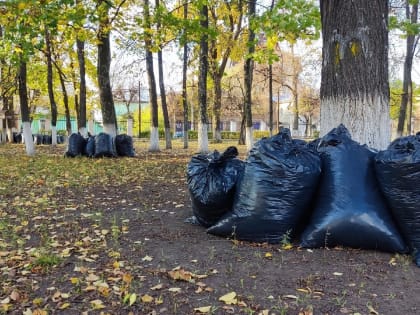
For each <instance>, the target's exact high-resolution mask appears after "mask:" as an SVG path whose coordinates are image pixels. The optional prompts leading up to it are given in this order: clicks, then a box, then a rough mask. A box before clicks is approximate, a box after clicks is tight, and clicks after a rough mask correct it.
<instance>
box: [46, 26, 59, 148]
mask: <svg viewBox="0 0 420 315" xmlns="http://www.w3.org/2000/svg"><path fill="white" fill-rule="evenodd" d="M45 45H46V56H47V84H48V97H49V99H50V107H51V139H52V145H53V146H56V145H57V104H56V102H55V97H54V86H53V63H52V48H51V34H50V31H49V30H48V28H46V29H45Z"/></svg>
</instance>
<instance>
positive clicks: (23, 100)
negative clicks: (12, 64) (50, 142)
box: [18, 60, 35, 156]
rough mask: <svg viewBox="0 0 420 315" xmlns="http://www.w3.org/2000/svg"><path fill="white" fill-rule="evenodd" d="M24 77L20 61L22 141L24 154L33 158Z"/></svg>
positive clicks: (23, 67) (24, 73) (25, 74)
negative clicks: (24, 149)
mask: <svg viewBox="0 0 420 315" xmlns="http://www.w3.org/2000/svg"><path fill="white" fill-rule="evenodd" d="M26 77H27V70H26V62H24V61H22V60H21V61H20V66H19V78H18V80H19V101H20V116H21V118H22V129H23V139H24V142H25V148H26V154H27V155H28V156H33V155H35V146H34V140H33V138H32V130H31V121H30V115H29V106H28V92H27V86H26Z"/></svg>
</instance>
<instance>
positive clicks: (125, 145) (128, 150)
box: [115, 134, 136, 157]
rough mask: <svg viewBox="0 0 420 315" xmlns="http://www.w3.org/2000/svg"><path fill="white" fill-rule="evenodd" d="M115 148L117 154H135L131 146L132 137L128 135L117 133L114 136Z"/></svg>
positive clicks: (129, 155)
mask: <svg viewBox="0 0 420 315" xmlns="http://www.w3.org/2000/svg"><path fill="white" fill-rule="evenodd" d="M115 149H116V151H117V154H118V155H119V156H128V157H133V156H135V155H136V154H135V152H134V147H133V138H132V137H130V136H129V135H125V134H123V135H117V136H116V137H115Z"/></svg>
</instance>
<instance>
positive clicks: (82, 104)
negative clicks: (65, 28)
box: [76, 39, 87, 136]
mask: <svg viewBox="0 0 420 315" xmlns="http://www.w3.org/2000/svg"><path fill="white" fill-rule="evenodd" d="M76 45H77V60H78V63H79V77H80V82H79V100H80V101H79V102H78V109H77V111H78V115H77V129H79V132H80V134H81V135H83V136H86V135H87V129H86V125H87V121H86V120H87V118H86V116H87V115H86V65H85V42H84V41H82V40H80V39H77V40H76Z"/></svg>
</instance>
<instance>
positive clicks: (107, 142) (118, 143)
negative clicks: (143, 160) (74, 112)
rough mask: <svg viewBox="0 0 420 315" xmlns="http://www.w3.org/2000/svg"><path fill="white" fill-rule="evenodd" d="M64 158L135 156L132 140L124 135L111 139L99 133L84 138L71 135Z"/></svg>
mask: <svg viewBox="0 0 420 315" xmlns="http://www.w3.org/2000/svg"><path fill="white" fill-rule="evenodd" d="M65 156H66V157H76V156H87V157H92V158H101V157H118V156H125V157H133V156H135V150H134V147H133V138H132V137H131V136H128V135H126V134H121V135H117V136H116V137H111V135H109V134H107V133H105V132H101V133H99V134H98V135H96V136H91V135H89V136H88V137H87V138H85V137H83V136H82V135H81V134H80V133H73V134H71V135H70V137H69V139H68V147H67V151H66V153H65Z"/></svg>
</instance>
